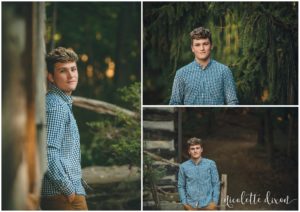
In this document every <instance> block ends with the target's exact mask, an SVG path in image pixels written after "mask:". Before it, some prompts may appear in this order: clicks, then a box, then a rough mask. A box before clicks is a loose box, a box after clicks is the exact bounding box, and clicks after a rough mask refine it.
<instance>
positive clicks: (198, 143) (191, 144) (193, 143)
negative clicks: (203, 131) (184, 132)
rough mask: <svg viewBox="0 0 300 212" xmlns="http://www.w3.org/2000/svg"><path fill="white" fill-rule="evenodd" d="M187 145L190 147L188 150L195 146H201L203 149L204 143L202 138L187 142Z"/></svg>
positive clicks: (191, 139) (194, 138)
mask: <svg viewBox="0 0 300 212" xmlns="http://www.w3.org/2000/svg"><path fill="white" fill-rule="evenodd" d="M186 143H187V145H188V149H189V148H190V146H194V145H200V146H201V148H203V142H202V140H201V139H200V138H196V137H193V138H190V139H189V140H187V142H186Z"/></svg>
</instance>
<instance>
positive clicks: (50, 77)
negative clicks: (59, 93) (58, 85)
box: [47, 73, 54, 83]
mask: <svg viewBox="0 0 300 212" xmlns="http://www.w3.org/2000/svg"><path fill="white" fill-rule="evenodd" d="M47 79H48V80H49V81H50V82H52V83H53V82H54V78H53V74H51V73H48V75H47Z"/></svg>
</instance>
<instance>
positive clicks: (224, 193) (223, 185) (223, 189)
mask: <svg viewBox="0 0 300 212" xmlns="http://www.w3.org/2000/svg"><path fill="white" fill-rule="evenodd" d="M226 196H227V174H222V178H221V197H220V199H221V200H220V209H221V210H226Z"/></svg>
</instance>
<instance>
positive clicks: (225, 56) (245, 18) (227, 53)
mask: <svg viewBox="0 0 300 212" xmlns="http://www.w3.org/2000/svg"><path fill="white" fill-rule="evenodd" d="M143 20H144V29H143V33H144V37H143V51H144V54H143V57H144V58H143V78H144V79H143V84H144V85H143V86H144V87H143V93H144V95H143V102H144V104H146V105H151V104H152V105H154V104H155V105H157V104H161V105H162V104H168V102H169V98H170V95H171V89H172V83H173V79H174V76H175V73H176V70H178V69H179V68H181V67H182V66H184V65H186V64H188V63H190V62H192V61H193V59H194V56H193V54H192V52H191V48H190V37H189V33H190V32H191V31H192V30H193V29H194V28H196V27H199V26H204V27H206V28H209V29H210V31H211V32H212V40H213V46H214V47H213V50H212V58H213V59H215V60H217V61H219V62H221V63H224V64H226V65H227V66H229V68H230V69H231V71H232V73H233V75H234V79H235V82H236V87H237V93H238V98H239V101H240V104H246V105H247V104H249V105H256V104H279V105H290V104H292V105H297V104H298V3H297V2H145V3H144V4H143Z"/></svg>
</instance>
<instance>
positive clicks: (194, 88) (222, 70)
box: [169, 60, 238, 105]
mask: <svg viewBox="0 0 300 212" xmlns="http://www.w3.org/2000/svg"><path fill="white" fill-rule="evenodd" d="M169 104H170V105H224V104H228V105H236V104H238V99H237V96H236V88H235V83H234V80H233V76H232V73H231V71H230V69H229V68H228V67H227V66H225V65H223V64H221V63H219V62H217V61H215V60H210V62H209V63H208V65H207V66H206V67H205V68H204V69H202V67H201V66H200V64H199V63H197V62H196V61H195V60H194V61H193V62H191V63H190V64H188V65H186V66H184V67H182V68H181V69H179V70H178V71H177V72H176V75H175V79H174V83H173V88H172V95H171V99H170V102H169Z"/></svg>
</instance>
